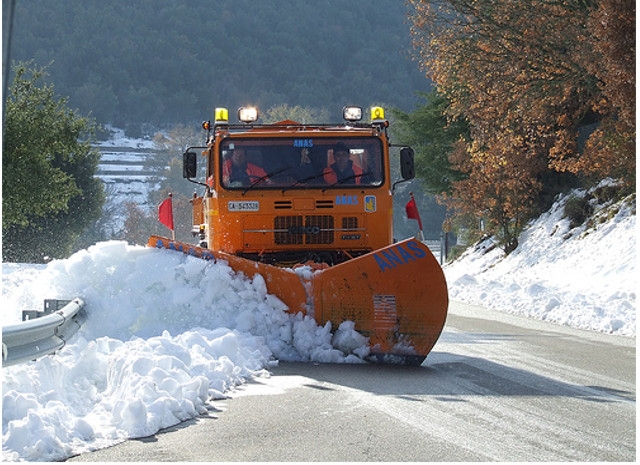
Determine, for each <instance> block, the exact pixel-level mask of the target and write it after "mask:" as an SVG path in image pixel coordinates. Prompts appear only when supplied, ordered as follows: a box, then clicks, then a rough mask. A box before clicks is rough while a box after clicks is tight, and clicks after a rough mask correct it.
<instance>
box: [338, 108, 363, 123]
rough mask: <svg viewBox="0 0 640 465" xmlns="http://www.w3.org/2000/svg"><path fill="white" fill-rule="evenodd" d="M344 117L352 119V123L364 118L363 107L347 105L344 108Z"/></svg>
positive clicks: (347, 119)
mask: <svg viewBox="0 0 640 465" xmlns="http://www.w3.org/2000/svg"><path fill="white" fill-rule="evenodd" d="M342 117H343V118H344V120H345V121H350V122H352V123H354V122H356V121H360V120H361V119H362V108H361V107H353V106H346V107H344V108H343V109H342Z"/></svg>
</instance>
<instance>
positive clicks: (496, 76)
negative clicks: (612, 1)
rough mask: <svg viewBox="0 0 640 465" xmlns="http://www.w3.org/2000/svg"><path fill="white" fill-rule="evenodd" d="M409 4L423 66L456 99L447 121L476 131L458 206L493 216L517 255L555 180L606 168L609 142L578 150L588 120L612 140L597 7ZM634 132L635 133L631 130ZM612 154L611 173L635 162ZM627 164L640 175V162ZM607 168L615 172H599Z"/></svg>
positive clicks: (456, 194)
mask: <svg viewBox="0 0 640 465" xmlns="http://www.w3.org/2000/svg"><path fill="white" fill-rule="evenodd" d="M605 3H606V2H603V3H602V5H604V4H605ZM409 4H410V5H412V6H413V12H412V14H411V15H410V17H411V20H412V23H413V25H412V36H413V39H414V45H415V47H416V50H417V51H418V57H417V58H418V60H419V61H420V64H421V66H422V67H423V69H424V70H425V71H426V72H427V73H428V75H429V76H430V77H432V78H433V80H434V82H435V83H436V86H437V89H438V91H439V92H440V93H441V94H442V95H444V96H445V97H446V98H447V99H448V101H449V102H450V105H449V106H448V107H447V109H446V111H447V114H448V116H449V117H451V118H456V117H464V118H466V120H467V121H468V122H469V125H470V141H469V143H468V144H467V145H466V147H460V151H459V152H458V154H457V166H458V168H459V169H461V170H462V171H464V172H466V173H467V174H468V177H467V178H466V179H463V180H460V181H456V182H454V184H453V190H452V198H454V199H457V200H456V201H454V202H453V204H455V205H456V206H457V207H458V208H459V209H462V210H461V213H462V214H468V213H469V212H470V211H471V209H475V212H474V213H475V214H476V215H477V216H485V215H489V218H488V219H489V220H490V221H489V226H490V227H494V228H497V230H499V231H500V234H501V235H502V236H503V240H504V241H505V242H504V248H505V250H506V251H507V252H508V251H510V250H513V248H514V247H515V246H516V245H517V236H518V234H519V231H520V229H521V227H522V226H523V225H524V223H525V222H526V220H527V219H528V217H529V216H531V215H534V214H535V213H537V212H538V211H539V209H540V208H541V200H542V199H546V198H548V196H547V195H546V191H548V190H549V187H550V186H546V185H545V184H544V183H546V182H547V181H549V180H553V181H554V182H555V181H557V179H558V177H555V176H552V175H550V173H552V172H553V171H554V170H558V171H561V172H565V171H571V172H572V173H574V174H581V173H582V174H584V173H586V172H587V170H588V169H591V171H594V170H595V169H596V168H598V167H602V166H603V165H604V164H603V163H599V162H598V157H600V158H602V156H603V154H604V152H603V150H602V148H603V141H605V140H607V139H606V138H602V137H601V138H600V139H590V141H588V142H587V145H586V146H587V149H590V148H591V150H592V151H593V152H597V154H598V155H595V153H594V154H592V155H591V156H589V155H588V151H587V152H581V151H580V147H579V145H580V144H578V141H579V136H580V135H581V134H582V133H583V132H584V127H585V125H587V124H588V123H596V124H598V123H602V125H601V126H600V127H599V128H598V130H597V131H595V132H594V134H595V135H596V136H597V135H598V134H599V132H601V131H606V132H607V134H608V135H609V136H611V135H612V134H613V131H611V128H610V127H609V128H607V125H606V124H604V123H606V120H604V117H605V116H606V113H607V111H608V109H606V108H605V109H604V111H603V106H602V104H601V102H602V101H603V97H604V94H603V90H602V83H601V79H602V76H604V74H603V73H601V74H600V76H601V77H599V75H598V73H596V72H595V71H594V70H593V66H594V65H593V63H597V62H599V61H600V60H601V58H602V53H603V52H602V51H601V46H602V45H604V43H605V42H604V41H603V40H602V39H601V38H599V37H598V35H597V34H592V33H591V31H590V30H589V29H588V27H589V24H590V21H592V20H593V18H594V16H593V13H594V11H595V8H594V5H596V2H592V1H589V0H560V1H554V2H548V1H546V0H532V1H527V2H523V1H520V2H518V1H512V2H496V1H495V0H449V1H439V2H421V1H419V0H410V1H409ZM627 17H628V18H632V17H630V16H628V15H627ZM627 29H628V27H627ZM609 31H611V28H609ZM631 52H632V51H631ZM618 69H619V68H618ZM625 69H628V66H626V67H625ZM625 76H627V75H625ZM625 79H626V80H627V81H628V78H626V77H625ZM612 81H613V80H612ZM619 85H620V84H618V86H619ZM612 87H615V86H612ZM633 101H634V102H635V100H633ZM609 126H610V124H609ZM631 133H632V134H633V135H634V136H635V126H634V130H633V132H630V131H629V132H627V134H631ZM595 140H600V141H601V142H600V143H598V144H595V143H594V141H595ZM608 140H613V139H612V138H611V137H609V139H608ZM627 140H629V139H628V138H627ZM619 145H620V144H617V143H615V144H608V146H609V147H612V146H615V147H617V148H619ZM621 152H624V153H621ZM611 155H612V156H613V157H614V160H617V161H613V162H610V163H608V166H609V167H613V166H618V167H619V166H621V165H624V164H621V163H619V162H620V161H621V160H625V161H628V160H629V159H630V154H629V152H628V150H617V152H616V153H611ZM631 158H633V157H631ZM579 160H583V163H580V162H579ZM587 160H591V161H594V162H595V163H593V164H592V163H589V162H588V161H587ZM634 160H635V159H634ZM587 165H589V166H588V167H587ZM624 166H628V167H629V166H633V168H634V169H635V161H633V163H627V164H626V165H624ZM607 171H608V173H609V174H610V175H614V174H615V171H614V170H606V169H599V170H598V173H599V174H600V175H603V174H604V173H606V172H607ZM618 171H619V170H618ZM567 179H569V180H572V179H575V178H574V177H573V176H567Z"/></svg>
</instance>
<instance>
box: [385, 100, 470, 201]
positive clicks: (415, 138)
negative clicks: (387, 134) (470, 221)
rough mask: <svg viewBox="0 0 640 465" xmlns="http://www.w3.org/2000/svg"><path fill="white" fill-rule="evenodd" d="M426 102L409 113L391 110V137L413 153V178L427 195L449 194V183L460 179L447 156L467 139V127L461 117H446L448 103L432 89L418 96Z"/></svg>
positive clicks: (459, 173) (461, 175)
mask: <svg viewBox="0 0 640 465" xmlns="http://www.w3.org/2000/svg"><path fill="white" fill-rule="evenodd" d="M420 95H421V96H422V97H424V98H425V99H426V100H427V102H426V104H424V105H422V106H420V107H418V108H416V110H415V111H414V112H413V113H405V112H403V111H401V110H397V109H396V110H393V111H392V114H393V116H394V117H395V122H394V125H393V129H392V131H393V133H394V138H396V139H398V140H400V141H402V144H405V145H409V146H411V147H413V149H414V150H415V163H416V175H417V177H418V178H419V179H420V180H421V181H422V182H423V183H424V186H425V188H426V190H427V191H428V192H431V193H434V194H443V193H449V192H451V189H452V183H453V182H455V181H458V180H460V179H462V178H463V177H464V174H463V173H462V172H461V171H458V170H456V169H454V168H453V167H452V164H451V162H450V161H449V156H450V155H451V153H452V152H453V151H454V149H455V146H456V143H458V142H460V141H461V140H462V141H466V140H468V139H469V125H468V123H467V121H466V120H464V118H460V119H456V120H451V119H449V118H447V108H448V106H449V102H448V100H447V99H446V97H444V96H443V95H441V94H439V93H438V92H437V91H436V90H434V91H432V92H431V93H429V94H425V93H421V94H420Z"/></svg>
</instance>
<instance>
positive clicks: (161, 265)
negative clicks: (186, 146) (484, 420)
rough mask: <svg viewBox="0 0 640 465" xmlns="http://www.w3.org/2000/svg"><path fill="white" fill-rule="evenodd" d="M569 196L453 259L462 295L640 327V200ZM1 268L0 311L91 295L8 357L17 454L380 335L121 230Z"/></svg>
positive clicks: (122, 435)
mask: <svg viewBox="0 0 640 465" xmlns="http://www.w3.org/2000/svg"><path fill="white" fill-rule="evenodd" d="M564 201H566V200H561V201H560V202H559V203H558V204H557V205H555V206H554V208H553V209H552V210H551V211H550V212H548V213H547V214H545V215H543V216H542V217H541V218H539V219H538V220H537V221H536V222H534V223H533V224H532V225H531V227H530V228H529V229H528V230H527V231H526V232H525V233H524V234H523V236H522V237H521V238H520V247H519V248H518V249H517V250H516V251H515V252H514V253H512V254H511V255H509V256H508V257H504V256H503V254H502V253H501V252H500V250H499V248H497V247H493V245H492V244H491V243H490V241H486V242H484V243H482V244H480V245H479V246H477V247H475V248H473V249H472V250H469V251H468V252H467V253H466V254H465V255H464V256H463V257H462V258H461V259H459V260H457V261H456V262H455V263H453V264H450V265H447V266H446V267H445V273H446V275H447V277H448V281H449V286H450V295H451V298H452V299H453V300H456V299H457V300H467V301H470V302H475V303H478V304H481V305H485V306H487V307H488V308H491V309H496V310H502V311H509V312H513V313H520V314H523V315H528V316H531V317H534V318H540V319H545V320H548V321H553V322H556V323H561V324H567V325H572V326H577V327H582V328H587V329H592V330H597V331H605V332H610V333H614V334H618V335H633V336H635V289H636V282H635V278H634V276H635V201H633V202H631V201H630V202H626V203H622V204H619V205H618V207H617V209H615V210H614V206H609V207H608V209H607V210H606V212H607V213H608V214H609V215H610V218H609V219H608V220H607V221H603V222H600V223H598V224H597V225H596V226H594V227H587V226H581V227H576V228H571V227H570V224H569V222H568V220H567V219H564V218H563V210H564V208H563V202H564ZM602 213H603V215H604V213H605V210H602ZM603 217H604V216H603ZM489 249H491V250H489ZM2 281H3V289H2V301H3V306H2V312H3V314H2V317H3V323H4V324H9V323H17V322H19V321H20V317H21V316H20V312H21V310H23V309H32V310H34V309H42V305H43V301H44V299H51V298H53V299H70V298H73V297H81V298H82V299H83V300H84V301H85V303H86V306H85V309H86V311H87V313H88V318H87V321H86V322H85V323H84V325H83V326H82V328H81V329H80V331H79V332H78V333H77V335H76V336H75V337H74V338H73V339H72V340H71V341H69V343H68V344H67V345H66V346H65V347H64V348H63V349H62V350H60V351H59V352H58V354H56V355H55V356H47V357H43V358H41V359H38V360H37V361H33V362H29V363H25V364H21V365H15V366H11V367H7V368H3V370H2V373H3V377H2V396H3V399H2V459H3V460H5V461H23V460H27V461H53V460H64V459H65V458H68V457H70V456H73V455H76V454H79V453H82V452H86V451H90V450H95V449H98V448H103V447H107V446H109V445H113V444H115V443H117V442H121V441H123V440H125V439H127V438H134V437H142V436H148V435H152V434H154V433H156V432H157V431H159V430H160V429H162V428H166V427H169V426H172V425H175V424H177V423H179V422H181V421H184V420H186V419H189V418H194V417H196V416H198V415H200V414H202V413H204V412H207V410H208V408H211V407H210V404H209V401H210V399H212V398H220V397H223V396H225V395H228V394H229V392H230V391H232V390H233V388H234V387H235V386H238V385H240V384H242V383H244V382H246V381H247V380H249V379H251V378H252V377H258V376H268V374H269V373H268V369H269V368H270V367H271V366H273V364H275V363H278V360H282V361H288V360H291V361H294V360H295V361H317V362H344V363H362V361H363V360H362V357H364V356H366V354H367V351H368V347H367V345H366V340H365V339H364V338H363V337H362V336H361V335H360V334H359V333H357V332H356V331H355V328H354V326H353V324H352V323H351V322H345V323H343V324H342V325H341V326H340V328H337V331H335V333H332V329H333V330H336V328H331V327H330V325H326V326H318V325H317V324H316V323H315V321H314V320H313V319H311V318H308V317H303V316H302V315H300V314H298V315H291V314H289V313H287V312H286V311H285V310H286V309H285V306H284V304H283V303H282V302H281V301H280V300H279V299H278V298H276V297H275V296H272V295H269V294H268V293H267V291H266V286H265V281H264V280H263V279H262V278H261V277H257V278H255V279H253V280H248V279H246V278H245V277H244V276H242V275H236V274H235V273H233V271H232V270H231V269H230V268H229V266H228V265H227V264H225V263H222V262H218V263H212V262H206V261H203V260H199V259H196V258H193V257H189V256H186V255H183V254H181V253H175V252H171V251H166V250H157V249H152V248H148V247H142V246H130V245H127V244H126V243H125V242H119V241H111V242H103V243H99V244H96V245H95V246H92V247H90V248H88V249H87V250H83V251H80V252H78V253H76V254H75V255H73V256H72V257H70V258H68V259H66V260H56V261H53V262H51V263H49V264H47V265H37V266H36V265H20V264H7V263H4V264H3V268H2ZM445 331H446V327H445ZM435 350H436V351H437V350H438V346H437V344H436V347H435ZM426 363H428V359H427V362H426Z"/></svg>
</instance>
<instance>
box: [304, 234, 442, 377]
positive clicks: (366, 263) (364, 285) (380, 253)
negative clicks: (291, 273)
mask: <svg viewBox="0 0 640 465" xmlns="http://www.w3.org/2000/svg"><path fill="white" fill-rule="evenodd" d="M313 289H314V296H313V302H314V305H313V311H314V317H315V319H316V321H317V322H318V323H319V324H324V323H325V322H327V321H331V322H332V323H333V324H334V325H336V324H339V323H340V322H342V321H345V320H351V321H353V322H355V329H356V330H357V331H358V332H360V333H362V334H363V335H364V336H366V337H368V338H369V341H370V345H371V358H372V359H373V360H374V361H377V362H389V363H407V364H411V365H417V364H420V363H422V361H423V360H424V359H425V357H426V356H427V354H428V353H429V352H430V351H431V349H432V348H433V346H434V345H435V343H436V341H437V340H438V337H439V336H440V333H441V332H442V329H443V327H444V324H445V320H446V317H447V308H448V304H449V298H448V293H447V284H446V280H445V277H444V273H443V271H442V268H441V267H440V264H439V263H438V262H437V260H436V259H435V257H434V256H433V254H432V253H431V251H430V250H429V249H428V247H427V246H426V245H424V244H423V243H422V242H420V241H418V240H416V239H408V240H406V241H403V242H399V243H396V244H393V245H391V246H389V247H386V248H384V249H380V250H377V251H375V252H372V253H370V254H367V255H363V256H361V257H358V258H356V259H353V260H350V261H348V262H345V263H341V264H339V265H336V266H333V267H331V268H328V269H325V270H322V271H318V272H316V273H315V274H314V276H313Z"/></svg>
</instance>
